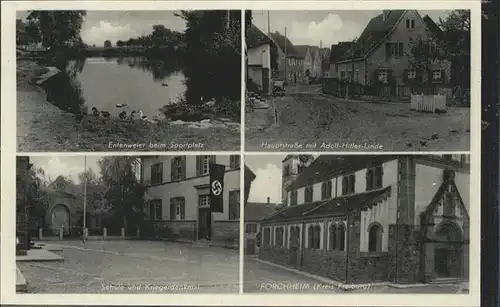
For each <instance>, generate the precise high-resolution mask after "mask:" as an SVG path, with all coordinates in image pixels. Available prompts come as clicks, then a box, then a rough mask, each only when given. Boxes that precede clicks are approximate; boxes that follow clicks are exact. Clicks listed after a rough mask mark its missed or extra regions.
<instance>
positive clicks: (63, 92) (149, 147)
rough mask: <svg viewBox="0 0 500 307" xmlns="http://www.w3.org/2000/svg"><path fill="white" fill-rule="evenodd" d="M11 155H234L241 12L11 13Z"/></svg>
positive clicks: (237, 139) (238, 110) (237, 138)
mask: <svg viewBox="0 0 500 307" xmlns="http://www.w3.org/2000/svg"><path fill="white" fill-rule="evenodd" d="M12 48H15V50H16V75H17V86H16V93H17V94H16V95H17V150H18V151H20V152H47V151H48V152H50V151H59V152H60V151H207V150H208V151H210V150H212V151H213V150H228V151H236V150H239V146H240V117H241V108H240V104H241V103H240V102H241V81H240V79H241V11H240V10H219V11H202V10H198V11H187V10H178V11H161V10H160V11H135V10H134V11H94V10H60V11H53V10H25V11H24V10H23V11H17V12H16V46H12Z"/></svg>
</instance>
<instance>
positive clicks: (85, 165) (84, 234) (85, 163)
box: [83, 156, 87, 242]
mask: <svg viewBox="0 0 500 307" xmlns="http://www.w3.org/2000/svg"><path fill="white" fill-rule="evenodd" d="M84 161H85V162H84V171H83V175H84V176H83V180H84V182H83V242H85V239H86V230H87V156H84Z"/></svg>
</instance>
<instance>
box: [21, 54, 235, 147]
mask: <svg viewBox="0 0 500 307" xmlns="http://www.w3.org/2000/svg"><path fill="white" fill-rule="evenodd" d="M45 71H46V69H45V68H44V67H41V66H39V65H37V64H36V63H34V62H32V61H29V60H26V61H19V62H18V65H17V95H18V99H17V103H18V106H17V108H18V112H17V141H18V150H19V151H23V152H27V151H166V150H168V151H178V150H239V147H240V131H239V127H238V126H236V125H231V126H227V127H220V126H219V127H210V128H206V129H199V128H191V127H188V126H187V125H177V124H174V123H172V122H170V121H168V120H163V121H160V122H158V123H150V122H145V121H142V120H135V121H132V122H124V121H120V120H118V119H115V118H99V119H95V118H93V117H92V116H85V117H84V118H83V119H82V120H81V121H77V120H76V118H75V116H74V115H72V114H69V113H66V112H63V111H62V110H60V109H58V108H57V107H56V106H54V105H52V104H51V103H49V102H47V101H46V100H45V93H44V92H43V90H41V89H40V88H39V87H37V86H36V85H35V83H34V81H35V80H36V78H37V77H38V76H40V75H41V74H43V73H44V72H45ZM110 144H111V145H112V146H110Z"/></svg>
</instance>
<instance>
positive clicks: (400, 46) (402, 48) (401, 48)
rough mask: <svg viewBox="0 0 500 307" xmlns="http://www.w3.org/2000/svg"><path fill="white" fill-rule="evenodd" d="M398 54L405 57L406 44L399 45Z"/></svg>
mask: <svg viewBox="0 0 500 307" xmlns="http://www.w3.org/2000/svg"><path fill="white" fill-rule="evenodd" d="M398 46H399V47H398V52H399V56H403V55H404V44H403V43H398Z"/></svg>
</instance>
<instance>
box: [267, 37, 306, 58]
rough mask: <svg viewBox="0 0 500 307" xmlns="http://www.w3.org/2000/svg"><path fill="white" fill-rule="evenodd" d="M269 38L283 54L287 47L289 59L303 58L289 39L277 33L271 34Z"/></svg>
mask: <svg viewBox="0 0 500 307" xmlns="http://www.w3.org/2000/svg"><path fill="white" fill-rule="evenodd" d="M269 37H270V38H271V39H272V40H273V41H274V42H275V44H276V45H277V46H278V47H279V48H280V49H281V50H282V51H283V52H285V46H286V53H287V56H288V57H297V58H301V56H300V53H299V52H298V51H297V50H296V49H295V47H294V45H293V44H292V42H291V41H290V40H289V39H288V38H287V37H285V36H283V35H281V34H280V33H277V32H275V33H269Z"/></svg>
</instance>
